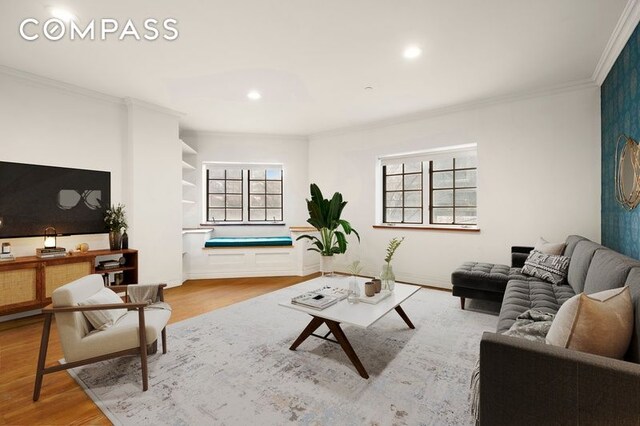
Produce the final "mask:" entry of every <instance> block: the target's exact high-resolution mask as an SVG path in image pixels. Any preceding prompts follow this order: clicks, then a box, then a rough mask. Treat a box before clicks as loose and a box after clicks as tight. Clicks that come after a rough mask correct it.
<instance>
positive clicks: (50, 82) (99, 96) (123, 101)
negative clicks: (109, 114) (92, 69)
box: [0, 65, 185, 117]
mask: <svg viewBox="0 0 640 426" xmlns="http://www.w3.org/2000/svg"><path fill="white" fill-rule="evenodd" d="M0 74H3V75H6V76H9V77H13V78H17V79H19V80H22V81H24V82H28V83H32V84H36V85H38V86H41V87H49V88H53V89H58V90H62V91H64V92H67V93H71V94H74V95H80V96H84V97H88V98H92V99H96V100H99V101H103V102H107V103H111V104H119V105H126V106H130V105H135V106H138V107H141V108H146V109H150V110H153V111H158V112H162V113H165V114H168V115H172V116H176V117H182V116H184V115H185V114H184V113H182V112H179V111H175V110H173V109H170V108H166V107H163V106H160V105H156V104H153V103H150V102H146V101H142V100H139V99H135V98H129V97H127V98H119V97H117V96H112V95H107V94H106V93H102V92H98V91H97V90H92V89H86V88H84V87H80V86H76V85H75V84H69V83H65V82H62V81H58V80H54V79H51V78H47V77H43V76H40V75H37V74H32V73H30V72H26V71H22V70H18V69H15V68H11V67H7V66H4V65H0Z"/></svg>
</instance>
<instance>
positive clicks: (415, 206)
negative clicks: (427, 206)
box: [382, 162, 423, 223]
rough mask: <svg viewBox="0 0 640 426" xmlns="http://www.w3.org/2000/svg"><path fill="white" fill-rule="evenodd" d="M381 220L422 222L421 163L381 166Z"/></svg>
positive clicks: (388, 221)
mask: <svg viewBox="0 0 640 426" xmlns="http://www.w3.org/2000/svg"><path fill="white" fill-rule="evenodd" d="M382 174H383V179H384V182H383V188H384V189H383V192H384V199H383V203H384V205H383V215H384V218H383V220H382V221H383V222H385V223H422V198H423V197H422V180H423V179H422V163H421V162H416V163H401V164H390V165H388V166H383V167H382Z"/></svg>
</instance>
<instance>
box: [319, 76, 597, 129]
mask: <svg viewBox="0 0 640 426" xmlns="http://www.w3.org/2000/svg"><path fill="white" fill-rule="evenodd" d="M595 87H598V86H597V85H596V83H595V82H594V81H593V80H591V79H584V80H577V81H572V82H569V83H565V84H559V85H555V86H549V87H546V88H541V89H535V90H528V91H523V92H518V93H512V94H506V95H500V96H494V97H490V98H486V99H479V100H475V101H471V102H466V103H462V104H456V105H451V106H446V107H442V108H435V109H428V110H424V111H420V112H416V113H412V114H406V115H402V116H399V117H394V118H390V119H385V120H377V121H373V122H370V123H365V124H360V125H355V126H347V127H341V128H337V129H333V130H325V131H321V132H316V133H312V134H310V135H309V139H313V138H318V137H327V136H338V135H342V134H346V133H352V132H364V131H369V130H374V129H379V128H383V127H390V126H396V125H399V124H405V123H410V122H412V121H419V120H424V119H426V118H431V117H436V116H440V115H447V114H452V113H455V112H460V111H468V110H473V109H477V108H480V107H484V106H491V105H498V104H503V103H508V102H517V101H521V100H526V99H530V98H537V97H543V96H552V95H555V94H559V93H564V92H570V91H575V90H584V89H589V88H595Z"/></svg>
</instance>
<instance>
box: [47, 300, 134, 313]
mask: <svg viewBox="0 0 640 426" xmlns="http://www.w3.org/2000/svg"><path fill="white" fill-rule="evenodd" d="M145 306H147V304H146V303H130V302H129V303H109V304H103V305H86V306H60V307H57V308H56V307H54V306H53V305H48V306H47V307H45V308H43V309H42V313H43V314H55V313H56V312H84V311H102V310H106V309H128V310H133V309H138V308H144V307H145Z"/></svg>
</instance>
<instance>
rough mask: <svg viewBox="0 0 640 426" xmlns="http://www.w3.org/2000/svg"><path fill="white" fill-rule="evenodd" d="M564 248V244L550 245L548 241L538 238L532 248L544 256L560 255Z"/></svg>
mask: <svg viewBox="0 0 640 426" xmlns="http://www.w3.org/2000/svg"><path fill="white" fill-rule="evenodd" d="M565 247H566V244H565V243H550V242H549V241H547V240H545V239H544V238H542V237H540V238H538V242H537V243H536V245H535V246H534V247H533V249H534V250H536V251H539V252H540V253H544V254H555V255H561V254H563V253H564V248H565Z"/></svg>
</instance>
